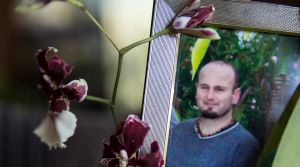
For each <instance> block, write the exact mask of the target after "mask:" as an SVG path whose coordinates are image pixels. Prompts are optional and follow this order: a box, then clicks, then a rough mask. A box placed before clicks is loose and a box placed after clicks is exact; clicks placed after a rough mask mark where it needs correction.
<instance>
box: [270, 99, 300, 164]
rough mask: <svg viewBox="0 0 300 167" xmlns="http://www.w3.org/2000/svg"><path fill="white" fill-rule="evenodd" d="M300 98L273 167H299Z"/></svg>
mask: <svg viewBox="0 0 300 167" xmlns="http://www.w3.org/2000/svg"><path fill="white" fill-rule="evenodd" d="M299 120H300V98H298V101H297V104H296V107H295V108H294V110H293V112H292V115H291V117H290V119H289V122H288V124H287V126H286V128H285V130H284V133H283V136H282V138H281V141H280V143H279V146H278V150H277V153H276V155H275V158H274V161H273V165H272V167H282V166H288V167H299V166H300V161H299V151H300V142H299V139H300V121H299Z"/></svg>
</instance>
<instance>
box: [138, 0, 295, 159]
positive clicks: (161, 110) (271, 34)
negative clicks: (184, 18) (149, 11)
mask: <svg viewBox="0 0 300 167" xmlns="http://www.w3.org/2000/svg"><path fill="white" fill-rule="evenodd" d="M186 2H187V1H182V0H181V1H175V0H156V1H155V9H154V15H153V25H152V32H153V33H154V32H158V31H159V30H161V29H163V28H164V27H165V26H166V25H167V24H168V23H169V21H170V20H171V19H172V18H173V17H174V16H175V14H176V12H178V10H179V9H180V8H182V6H184V5H185V3H186ZM208 4H213V5H214V7H215V8H216V10H215V13H214V15H213V17H212V18H211V20H210V21H209V22H208V23H207V24H205V25H204V26H206V27H211V28H214V29H215V30H216V31H217V32H218V33H219V35H220V37H221V39H220V40H216V41H206V42H208V43H209V44H208V47H207V48H206V49H205V50H204V51H202V52H201V54H204V58H203V60H202V61H201V63H200V64H199V65H197V66H196V67H195V66H193V61H195V60H193V57H192V55H193V54H199V53H195V52H196V51H195V50H197V47H200V45H201V42H203V41H202V40H203V39H198V38H195V37H191V36H186V35H179V34H174V35H165V36H163V37H160V38H158V39H155V40H154V41H152V42H151V46H150V51H149V58H148V68H147V74H146V85H145V93H144V103H143V119H144V120H145V121H146V122H148V123H149V124H150V125H151V126H152V129H151V131H150V135H148V137H147V138H146V142H145V144H144V146H143V147H142V149H141V155H143V154H144V153H145V152H148V151H149V148H150V146H149V145H150V143H151V142H152V141H154V140H156V141H158V143H159V145H160V148H161V152H163V153H164V157H166V154H167V144H168V135H169V130H170V128H171V126H172V125H171V124H176V122H172V121H171V117H173V118H174V113H175V117H176V119H177V120H178V121H179V122H180V121H183V120H186V119H190V118H195V117H199V115H200V112H199V111H198V109H197V107H196V102H195V89H196V81H197V72H198V70H199V69H200V68H201V67H202V66H203V65H204V64H206V63H208V62H210V61H213V60H224V61H226V62H229V63H231V64H232V65H233V66H234V67H235V68H236V69H237V71H239V74H240V75H239V76H240V88H241V92H242V93H241V98H240V101H239V102H238V104H237V105H236V106H235V108H234V117H235V118H236V119H237V120H238V121H239V122H240V124H241V125H242V126H243V127H244V128H246V129H247V130H248V131H250V132H251V133H252V134H253V135H254V136H255V137H256V138H257V139H258V140H259V141H260V142H261V143H262V144H263V143H264V141H265V139H266V137H267V136H268V133H269V131H270V129H271V128H272V126H273V125H274V123H276V121H277V119H278V118H279V117H280V115H281V112H282V111H283V109H284V108H285V105H286V103H287V101H288V100H289V98H290V96H291V94H292V93H293V91H294V89H295V88H296V87H297V85H298V84H299V83H300V14H299V7H295V6H284V5H278V4H269V3H263V2H249V1H248V2H239V1H223V0H202V1H201V4H200V5H208ZM172 113H173V114H172Z"/></svg>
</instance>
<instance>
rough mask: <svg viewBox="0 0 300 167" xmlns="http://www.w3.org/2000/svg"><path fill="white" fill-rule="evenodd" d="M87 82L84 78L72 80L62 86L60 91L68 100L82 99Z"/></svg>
mask: <svg viewBox="0 0 300 167" xmlns="http://www.w3.org/2000/svg"><path fill="white" fill-rule="evenodd" d="M87 89H88V86H87V83H86V81H85V80H84V79H80V80H73V81H71V82H70V83H68V84H67V85H65V86H63V88H62V91H63V92H64V94H65V95H66V96H67V97H68V99H69V100H76V101H79V102H81V101H83V100H84V99H85V97H86V95H87Z"/></svg>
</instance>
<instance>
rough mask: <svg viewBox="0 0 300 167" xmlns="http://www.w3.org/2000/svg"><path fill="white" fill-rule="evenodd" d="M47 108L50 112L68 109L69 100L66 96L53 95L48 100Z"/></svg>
mask: <svg viewBox="0 0 300 167" xmlns="http://www.w3.org/2000/svg"><path fill="white" fill-rule="evenodd" d="M49 108H50V110H51V111H52V112H58V113H60V112H62V111H68V110H70V101H69V99H67V98H64V97H63V96H61V97H58V98H56V97H54V98H52V99H50V100H49Z"/></svg>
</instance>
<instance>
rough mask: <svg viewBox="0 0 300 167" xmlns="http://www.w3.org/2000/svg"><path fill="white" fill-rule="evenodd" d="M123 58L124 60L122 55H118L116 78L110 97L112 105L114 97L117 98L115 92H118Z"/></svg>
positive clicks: (114, 102) (114, 101)
mask: <svg viewBox="0 0 300 167" xmlns="http://www.w3.org/2000/svg"><path fill="white" fill-rule="evenodd" d="M123 58H124V54H119V59H118V67H117V76H116V80H115V85H114V90H113V95H112V104H113V105H115V104H116V97H117V92H118V85H119V81H120V76H121V71H122V65H123Z"/></svg>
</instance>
